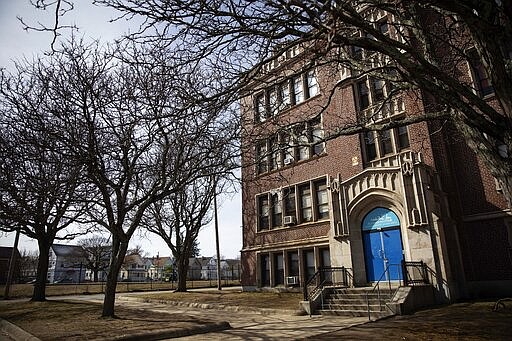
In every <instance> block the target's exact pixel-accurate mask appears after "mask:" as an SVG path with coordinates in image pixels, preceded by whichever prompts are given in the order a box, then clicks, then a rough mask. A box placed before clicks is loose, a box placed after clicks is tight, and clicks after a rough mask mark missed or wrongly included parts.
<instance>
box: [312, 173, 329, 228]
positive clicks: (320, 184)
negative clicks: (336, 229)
mask: <svg viewBox="0 0 512 341" xmlns="http://www.w3.org/2000/svg"><path fill="white" fill-rule="evenodd" d="M315 192H316V215H317V219H319V220H321V219H328V218H329V199H328V197H327V185H326V184H325V180H322V181H317V182H315Z"/></svg>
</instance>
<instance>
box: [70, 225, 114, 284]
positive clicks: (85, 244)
mask: <svg viewBox="0 0 512 341" xmlns="http://www.w3.org/2000/svg"><path fill="white" fill-rule="evenodd" d="M78 245H80V246H81V247H82V248H83V249H84V261H85V267H86V268H87V269H89V270H91V271H92V273H93V281H94V282H98V273H99V272H100V271H106V270H107V269H108V265H109V263H110V252H111V249H110V241H109V239H108V238H106V237H104V236H101V235H93V236H91V237H88V238H85V239H81V240H80V241H79V242H78Z"/></svg>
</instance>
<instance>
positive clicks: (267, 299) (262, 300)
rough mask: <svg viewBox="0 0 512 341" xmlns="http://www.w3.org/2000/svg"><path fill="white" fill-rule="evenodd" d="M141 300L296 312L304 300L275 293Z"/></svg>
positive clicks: (158, 296)
mask: <svg viewBox="0 0 512 341" xmlns="http://www.w3.org/2000/svg"><path fill="white" fill-rule="evenodd" d="M137 297H138V298H140V299H151V300H162V301H183V302H192V303H205V304H220V305H232V306H242V307H253V308H268V309H284V310H291V311H296V310H298V309H299V302H300V301H301V300H302V299H303V295H302V293H290V292H283V293H274V292H236V291H224V292H211V291H208V292H207V291H205V292H198V291H194V292H173V293H170V292H166V293H152V294H149V293H148V294H140V295H137Z"/></svg>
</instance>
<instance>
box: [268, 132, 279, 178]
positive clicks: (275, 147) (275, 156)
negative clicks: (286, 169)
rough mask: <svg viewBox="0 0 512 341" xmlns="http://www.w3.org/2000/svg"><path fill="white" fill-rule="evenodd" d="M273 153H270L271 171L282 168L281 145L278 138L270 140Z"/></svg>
mask: <svg viewBox="0 0 512 341" xmlns="http://www.w3.org/2000/svg"><path fill="white" fill-rule="evenodd" d="M269 143H270V148H271V153H270V169H271V170H276V169H278V168H279V167H280V166H281V156H280V154H281V152H280V150H279V144H278V142H277V137H276V136H274V137H273V138H271V139H269Z"/></svg>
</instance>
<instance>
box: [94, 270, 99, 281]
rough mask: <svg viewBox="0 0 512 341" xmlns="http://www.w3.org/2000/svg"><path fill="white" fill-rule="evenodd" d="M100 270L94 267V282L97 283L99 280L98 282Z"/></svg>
mask: <svg viewBox="0 0 512 341" xmlns="http://www.w3.org/2000/svg"><path fill="white" fill-rule="evenodd" d="M98 272H99V270H98V269H94V270H93V276H94V283H97V282H98Z"/></svg>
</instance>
